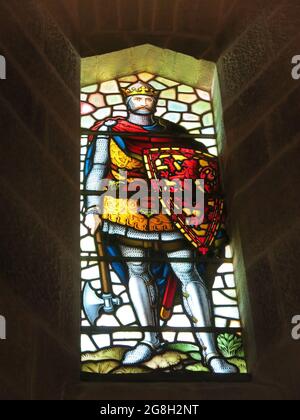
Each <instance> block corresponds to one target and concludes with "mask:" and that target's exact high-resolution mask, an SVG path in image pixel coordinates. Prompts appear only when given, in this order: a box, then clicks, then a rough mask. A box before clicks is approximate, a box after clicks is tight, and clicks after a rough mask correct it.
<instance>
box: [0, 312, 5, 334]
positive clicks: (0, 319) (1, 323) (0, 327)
mask: <svg viewBox="0 0 300 420" xmlns="http://www.w3.org/2000/svg"><path fill="white" fill-rule="evenodd" d="M0 340H6V319H5V317H4V316H3V315H0Z"/></svg>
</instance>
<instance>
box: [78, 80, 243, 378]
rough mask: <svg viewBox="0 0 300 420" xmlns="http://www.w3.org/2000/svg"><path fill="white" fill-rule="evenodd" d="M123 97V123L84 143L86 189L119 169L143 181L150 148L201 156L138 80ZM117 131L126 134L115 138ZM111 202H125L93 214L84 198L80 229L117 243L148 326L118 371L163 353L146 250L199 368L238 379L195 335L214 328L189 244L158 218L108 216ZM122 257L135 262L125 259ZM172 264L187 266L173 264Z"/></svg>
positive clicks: (100, 127)
mask: <svg viewBox="0 0 300 420" xmlns="http://www.w3.org/2000/svg"><path fill="white" fill-rule="evenodd" d="M123 94H124V98H125V101H126V106H127V110H128V117H127V118H124V117H115V118H108V119H106V120H104V121H101V122H98V123H97V124H96V125H95V126H94V127H93V131H95V135H94V136H92V137H91V145H90V150H89V152H88V155H87V158H86V166H87V170H86V178H85V189H86V190H87V191H96V192H97V191H100V185H101V181H102V180H103V179H107V178H109V179H111V180H113V181H115V182H116V183H117V182H119V181H120V179H119V178H120V175H119V171H120V170H122V171H126V172H127V174H128V179H130V180H134V179H143V180H146V181H147V182H149V176H148V175H147V168H146V167H145V159H144V155H145V153H146V152H147V151H149V150H153V149H155V150H157V149H160V148H170V147H171V148H174V147H175V148H184V149H189V150H190V151H195V150H197V151H200V152H203V153H205V152H207V149H206V147H205V146H204V145H203V144H202V143H199V142H197V141H195V140H194V139H192V138H188V139H187V137H186V138H182V137H181V136H180V135H184V134H187V132H186V130H185V129H184V128H183V127H182V126H180V125H178V124H174V123H172V122H170V121H167V120H164V119H162V118H158V117H155V112H156V105H157V101H158V92H157V91H155V90H154V88H153V87H152V86H151V85H149V84H147V83H143V82H140V81H139V82H137V83H134V84H132V85H130V86H129V87H127V88H126V89H124V91H123ZM122 133H123V134H124V133H129V134H131V133H132V135H128V134H127V135H123V136H122ZM143 133H144V134H145V135H144V136H143ZM151 133H153V134H152V135H149V134H151ZM164 133H166V135H165V136H164V135H163V134H164ZM137 134H138V135H137ZM156 134H157V136H156ZM158 134H159V135H158ZM178 150H179V149H178ZM112 200H117V201H118V200H119V203H118V204H119V205H120V206H122V205H123V204H124V203H122V202H121V200H124V199H121V198H117V199H115V198H113V197H112V198H111V200H109V199H106V201H104V205H103V208H100V207H99V195H92V194H91V195H87V196H86V199H85V209H86V210H85V211H86V213H85V225H86V226H87V227H88V228H89V229H90V232H91V234H92V235H95V234H96V232H97V231H98V232H99V231H101V234H102V235H104V236H106V237H109V238H110V239H113V241H114V243H115V244H117V246H118V249H119V253H120V255H121V256H122V257H123V258H124V261H125V265H126V270H127V276H128V283H127V287H128V292H129V296H130V299H131V303H132V305H133V308H134V311H135V313H136V316H137V318H138V321H139V324H140V325H141V326H142V327H150V328H149V331H147V330H146V329H145V328H144V331H146V332H144V335H143V339H142V340H141V341H139V342H138V344H137V345H136V346H135V347H134V348H132V349H130V350H128V351H126V352H125V354H124V357H123V360H122V363H123V365H136V364H139V363H143V362H145V361H148V360H150V359H151V358H152V357H153V356H154V355H155V354H158V353H160V352H163V350H164V348H165V344H166V342H165V341H164V340H163V338H162V335H161V333H160V332H159V309H158V302H159V291H158V287H157V282H156V279H155V275H154V274H153V270H151V267H150V263H149V262H148V261H149V259H148V260H147V256H149V252H150V251H151V252H154V251H158V252H160V253H161V254H160V255H163V256H164V257H165V259H166V262H167V263H168V266H169V269H170V271H171V272H172V275H173V276H175V277H176V279H177V281H178V284H179V285H180V288H181V293H182V301H183V305H184V309H185V312H186V314H187V316H188V317H189V319H190V321H191V323H192V325H193V327H195V337H196V339H197V342H198V344H199V346H200V347H201V349H202V353H203V358H204V363H205V365H206V366H207V367H208V368H209V369H210V371H211V372H214V373H228V374H230V373H237V372H238V370H237V368H236V367H235V366H233V365H231V364H230V363H228V362H227V361H226V360H225V359H224V357H223V356H222V355H221V354H220V352H219V351H218V349H217V344H216V335H215V333H213V332H199V328H203V329H205V328H207V329H210V328H213V327H214V321H213V313H212V304H211V300H210V296H209V293H208V289H207V286H206V284H205V282H204V280H203V278H202V275H201V273H200V272H199V269H198V267H197V264H196V263H194V262H192V261H194V260H193V255H194V249H193V246H192V245H191V244H190V243H189V241H187V239H186V237H185V236H184V235H183V233H182V230H180V229H178V227H177V226H176V223H174V220H173V219H172V217H170V215H168V214H165V213H164V212H159V214H151V212H149V213H147V212H145V211H144V212H140V213H137V214H116V213H115V212H112V211H110V206H111V205H112V203H111V201H112ZM128 257H135V258H134V260H133V261H127V260H126V258H128ZM145 259H146V260H145ZM174 259H175V261H174ZM176 259H183V260H186V262H176ZM189 260H191V261H189ZM197 328H198V330H197ZM210 331H211V330H210Z"/></svg>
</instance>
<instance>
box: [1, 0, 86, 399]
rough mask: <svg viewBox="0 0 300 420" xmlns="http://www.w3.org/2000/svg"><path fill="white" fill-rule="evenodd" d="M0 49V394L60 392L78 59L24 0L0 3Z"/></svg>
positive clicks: (68, 321)
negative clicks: (0, 72) (3, 322)
mask: <svg viewBox="0 0 300 420" xmlns="http://www.w3.org/2000/svg"><path fill="white" fill-rule="evenodd" d="M0 51H1V54H3V55H4V56H5V57H6V60H7V80H3V81H1V86H0V90H1V97H0V108H1V119H0V121H1V122H0V125H1V142H0V150H1V151H0V168H1V169H0V202H1V205H0V220H1V229H0V243H1V272H0V289H1V293H0V313H1V314H2V315H4V316H5V317H6V319H7V340H6V341H1V342H0V372H1V375H0V376H1V380H0V384H1V385H0V396H1V397H3V396H4V397H5V396H7V397H12V398H13V397H17V398H26V399H29V398H61V397H62V392H63V387H64V384H65V383H66V382H68V383H69V382H70V381H72V380H75V379H77V378H78V372H77V370H78V353H77V350H78V347H79V340H78V333H79V315H80V314H79V289H80V286H79V270H78V261H79V259H78V242H77V241H76V238H77V237H78V234H77V231H78V226H79V224H78V223H79V222H78V218H79V216H78V206H79V198H78V195H79V192H78V191H79V180H78V179H79V164H78V154H79V140H78V139H79V132H78V127H79V119H77V116H78V113H79V111H78V110H79V106H78V97H77V92H78V90H79V77H80V76H79V57H78V55H77V53H76V51H75V50H74V48H73V47H72V45H71V44H70V42H69V41H68V40H67V39H66V37H65V36H64V35H63V34H62V32H61V30H60V29H59V28H58V26H57V25H56V23H55V22H54V20H53V18H52V17H51V16H50V15H49V14H48V13H46V11H45V10H43V9H41V8H40V7H39V2H37V1H31V0H26V1H24V2H22V6H21V7H20V2H19V1H11V0H10V1H2V2H1V3H0ZM71 221H72V222H71Z"/></svg>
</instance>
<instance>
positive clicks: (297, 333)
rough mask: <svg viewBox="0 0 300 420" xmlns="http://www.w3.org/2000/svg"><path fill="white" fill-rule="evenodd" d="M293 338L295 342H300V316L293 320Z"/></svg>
mask: <svg viewBox="0 0 300 420" xmlns="http://www.w3.org/2000/svg"><path fill="white" fill-rule="evenodd" d="M292 325H294V327H293V328H292V338H293V340H300V315H295V316H294V317H293V319H292Z"/></svg>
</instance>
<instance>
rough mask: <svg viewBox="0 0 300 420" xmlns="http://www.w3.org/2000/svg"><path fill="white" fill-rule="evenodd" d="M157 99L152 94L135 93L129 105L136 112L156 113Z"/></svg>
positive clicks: (144, 113) (143, 113)
mask: <svg viewBox="0 0 300 420" xmlns="http://www.w3.org/2000/svg"><path fill="white" fill-rule="evenodd" d="M155 105H156V101H155V99H154V98H153V97H152V96H146V95H134V96H132V97H131V98H130V101H129V102H128V107H129V110H130V111H131V112H133V113H134V114H140V115H147V114H154V112H155Z"/></svg>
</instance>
